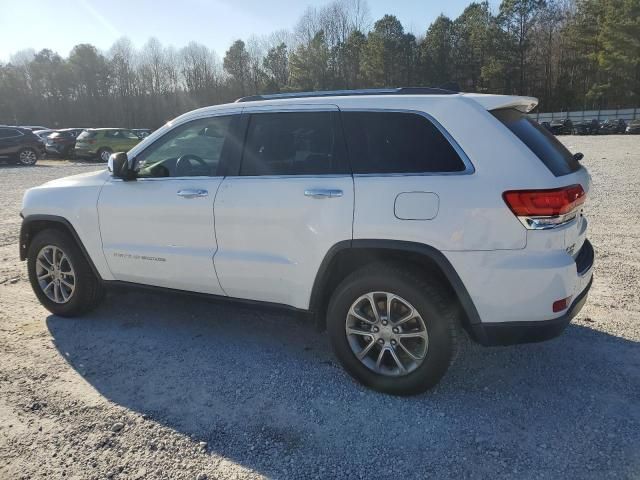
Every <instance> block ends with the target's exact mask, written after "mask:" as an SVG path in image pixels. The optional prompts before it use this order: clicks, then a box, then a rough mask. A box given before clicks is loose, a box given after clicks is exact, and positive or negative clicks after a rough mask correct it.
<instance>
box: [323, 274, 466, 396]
mask: <svg viewBox="0 0 640 480" xmlns="http://www.w3.org/2000/svg"><path fill="white" fill-rule="evenodd" d="M457 311H458V309H457V308H456V305H455V303H454V302H452V301H451V300H450V299H449V298H448V296H447V295H446V294H445V293H444V291H443V290H442V289H441V288H440V287H438V286H437V285H434V284H432V282H429V281H427V280H426V279H425V278H424V277H423V276H422V275H421V274H419V273H417V272H413V271H412V270H410V269H408V268H405V267H404V266H401V265H388V264H375V265H371V266H369V267H366V268H363V269H361V270H358V271H356V272H354V273H352V274H351V275H349V276H348V277H347V278H346V279H345V280H344V281H343V282H342V283H341V284H340V285H339V286H338V287H337V289H336V291H335V292H334V294H333V296H332V298H331V301H330V303H329V307H328V311H327V329H328V333H329V337H330V341H331V346H332V348H333V351H334V353H335V355H336V357H337V358H338V360H339V361H340V363H341V364H342V366H343V367H344V368H345V370H347V372H349V373H350V374H351V375H352V376H353V377H354V378H355V379H356V380H358V381H359V382H360V383H362V384H364V385H366V386H368V387H371V388H373V389H375V390H378V391H381V392H385V393H390V394H394V395H412V394H416V393H420V392H424V391H425V390H428V389H429V388H431V387H433V386H434V385H436V384H437V383H438V382H439V381H440V379H441V378H442V377H443V376H444V374H445V372H446V371H447V369H448V368H449V365H450V364H451V362H452V360H453V358H454V357H455V353H456V348H457V341H458V335H459V329H458V325H459V319H458V318H457Z"/></svg>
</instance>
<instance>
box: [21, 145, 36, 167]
mask: <svg viewBox="0 0 640 480" xmlns="http://www.w3.org/2000/svg"><path fill="white" fill-rule="evenodd" d="M37 161H38V152H36V151H35V149H33V148H31V147H27V148H23V149H22V150H20V151H19V152H18V163H19V164H20V165H25V166H28V167H30V166H32V165H35V164H36V162H37Z"/></svg>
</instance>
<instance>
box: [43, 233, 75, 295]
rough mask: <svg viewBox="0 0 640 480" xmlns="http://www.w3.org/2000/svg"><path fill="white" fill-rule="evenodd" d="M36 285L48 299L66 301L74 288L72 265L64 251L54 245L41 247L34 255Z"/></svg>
mask: <svg viewBox="0 0 640 480" xmlns="http://www.w3.org/2000/svg"><path fill="white" fill-rule="evenodd" d="M36 277H37V279H38V285H39V286H40V289H41V290H42V292H43V293H44V294H45V295H46V296H47V298H48V299H49V300H51V301H52V302H55V303H67V302H68V301H69V300H70V299H71V297H72V296H73V293H74V292H75V288H76V275H75V272H74V270H73V265H72V264H71V261H70V260H69V257H68V256H67V254H66V253H64V251H62V250H61V249H60V248H59V247H56V246H55V245H47V246H45V247H43V248H42V249H41V250H40V252H38V256H37V257H36Z"/></svg>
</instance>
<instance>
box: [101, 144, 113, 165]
mask: <svg viewBox="0 0 640 480" xmlns="http://www.w3.org/2000/svg"><path fill="white" fill-rule="evenodd" d="M112 153H113V150H111V149H110V148H108V147H103V148H101V149H100V150H98V160H100V161H102V162H108V161H109V157H110V156H111V154H112Z"/></svg>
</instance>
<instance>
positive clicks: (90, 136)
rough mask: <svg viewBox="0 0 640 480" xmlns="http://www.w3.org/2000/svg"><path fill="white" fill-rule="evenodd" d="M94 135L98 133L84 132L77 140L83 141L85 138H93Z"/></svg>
mask: <svg viewBox="0 0 640 480" xmlns="http://www.w3.org/2000/svg"><path fill="white" fill-rule="evenodd" d="M96 135H98V132H96V131H91V130H85V131H84V132H82V133H81V134H80V135H78V140H85V139H87V138H94V137H95V136H96Z"/></svg>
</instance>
